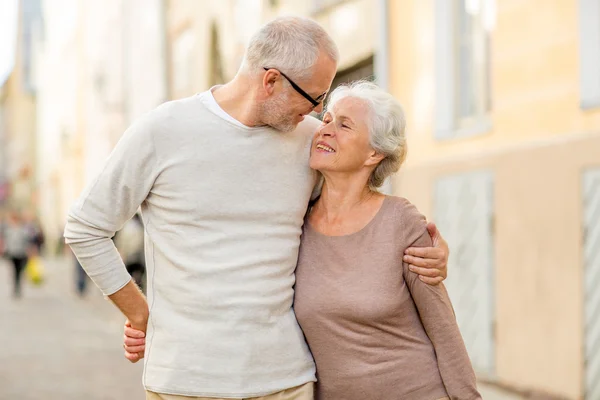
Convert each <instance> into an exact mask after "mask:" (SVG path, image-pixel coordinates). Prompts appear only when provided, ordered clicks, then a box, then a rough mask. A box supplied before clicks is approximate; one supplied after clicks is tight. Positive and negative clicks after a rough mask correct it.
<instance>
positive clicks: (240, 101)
mask: <svg viewBox="0 0 600 400" xmlns="http://www.w3.org/2000/svg"><path fill="white" fill-rule="evenodd" d="M212 94H213V96H214V98H215V101H216V102H217V104H218V105H219V107H221V108H222V109H223V111H225V112H226V113H227V114H229V115H231V116H232V117H233V118H235V119H236V120H238V121H239V122H241V123H242V124H244V125H246V126H248V127H257V126H263V125H264V124H263V123H262V122H261V121H260V118H259V115H258V114H259V109H258V107H257V102H256V90H253V89H252V86H251V82H250V81H249V80H248V79H246V78H245V77H242V76H239V75H238V76H236V77H235V78H234V79H233V80H232V81H230V82H228V83H226V84H225V85H223V86H219V87H217V88H216V89H215V90H214V91H213V92H212Z"/></svg>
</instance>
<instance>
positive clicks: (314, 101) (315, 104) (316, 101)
mask: <svg viewBox="0 0 600 400" xmlns="http://www.w3.org/2000/svg"><path fill="white" fill-rule="evenodd" d="M263 68H264V70H265V71H268V70H270V69H277V68H267V67H263ZM277 71H279V70H278V69H277ZM279 73H280V74H281V75H282V76H283V77H284V78H285V79H287V80H288V82H289V83H290V85H292V87H293V88H294V90H295V91H296V92H298V93H300V94H301V95H302V97H304V98H305V99H306V100H308V101H310V103H311V104H312V105H313V107H315V108H316V107H318V106H319V104H321V102H322V101H323V99H324V98H325V96H326V95H327V92H324V93H323V94H322V95H320V96H319V97H317V98H316V99H313V98H312V96H311V95H310V94H308V93H306V92H305V91H304V90H302V88H300V86H298V85H296V83H294V81H293V80H291V79H290V78H288V76H287V75H286V74H284V73H283V72H281V71H279Z"/></svg>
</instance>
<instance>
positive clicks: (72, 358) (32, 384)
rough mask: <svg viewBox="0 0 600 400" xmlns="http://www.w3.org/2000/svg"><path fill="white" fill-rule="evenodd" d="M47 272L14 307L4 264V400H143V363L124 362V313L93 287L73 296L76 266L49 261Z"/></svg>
mask: <svg viewBox="0 0 600 400" xmlns="http://www.w3.org/2000/svg"><path fill="white" fill-rule="evenodd" d="M45 272H46V281H45V283H44V284H43V285H42V286H41V287H32V286H31V284H29V282H23V283H24V284H25V285H24V288H23V289H24V290H23V297H22V298H21V299H20V300H17V301H15V300H13V299H12V298H11V287H10V285H11V282H12V275H11V273H12V270H11V269H10V268H9V265H8V264H7V263H6V262H4V261H3V260H0V327H1V328H0V399H7V400H8V399H10V400H17V399H18V400H41V399H52V400H54V399H60V400H83V399H85V400H138V399H139V400H142V399H144V391H143V389H142V379H141V373H142V364H141V363H137V364H135V365H132V364H130V363H129V362H128V361H127V360H125V358H124V357H123V347H122V337H123V322H124V318H123V317H122V316H121V314H120V313H119V312H118V311H117V310H116V309H115V308H114V307H113V306H112V304H110V303H109V302H108V301H106V300H104V298H103V297H102V296H101V294H100V292H99V290H98V289H97V288H96V287H95V286H94V285H93V284H92V283H91V282H89V286H88V293H87V295H86V296H85V297H84V298H79V297H78V296H77V295H76V294H75V276H74V275H75V267H74V265H73V261H72V260H71V259H67V258H62V259H55V260H46V263H45ZM24 278H25V277H24Z"/></svg>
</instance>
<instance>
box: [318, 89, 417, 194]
mask: <svg viewBox="0 0 600 400" xmlns="http://www.w3.org/2000/svg"><path fill="white" fill-rule="evenodd" d="M346 97H352V98H356V99H360V100H362V101H364V102H365V103H366V104H367V106H368V107H369V111H370V112H369V116H368V120H367V121H366V122H367V126H368V127H369V134H370V141H371V147H373V149H374V150H375V151H376V152H377V153H379V154H381V155H383V156H384V157H385V158H384V159H383V160H381V162H380V163H379V165H377V167H375V170H373V173H372V174H371V176H370V177H369V187H370V188H371V189H373V190H376V189H377V188H378V187H380V186H381V185H383V182H384V181H385V179H386V178H387V177H388V176H390V175H392V174H393V173H394V172H397V171H398V170H399V169H400V166H401V165H402V163H403V162H404V159H405V158H406V136H405V133H404V131H405V128H406V118H405V116H404V110H403V109H402V106H401V105H400V103H399V102H398V100H396V99H395V98H394V96H392V95H391V94H389V93H388V92H386V91H385V90H383V89H381V88H380V87H379V86H377V85H376V84H374V83H372V82H368V81H364V80H360V81H355V82H352V83H349V84H344V85H341V86H338V87H337V88H336V89H335V90H334V91H333V92H332V93H331V95H330V97H329V101H328V102H327V110H328V111H332V110H333V107H334V106H335V104H336V103H337V102H338V101H340V100H341V99H343V98H346Z"/></svg>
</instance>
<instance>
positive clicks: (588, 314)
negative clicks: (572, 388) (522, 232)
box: [582, 168, 600, 399]
mask: <svg viewBox="0 0 600 400" xmlns="http://www.w3.org/2000/svg"><path fill="white" fill-rule="evenodd" d="M582 197H583V233H584V234H583V238H584V239H583V254H584V263H585V264H584V276H583V287H584V296H585V297H584V299H585V301H584V304H585V312H584V315H585V321H584V323H585V325H584V326H585V346H584V349H585V398H586V399H600V368H598V366H600V295H599V293H598V286H599V285H600V225H599V224H598V216H599V215H600V168H592V169H589V170H586V171H585V172H584V173H583V185H582Z"/></svg>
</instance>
